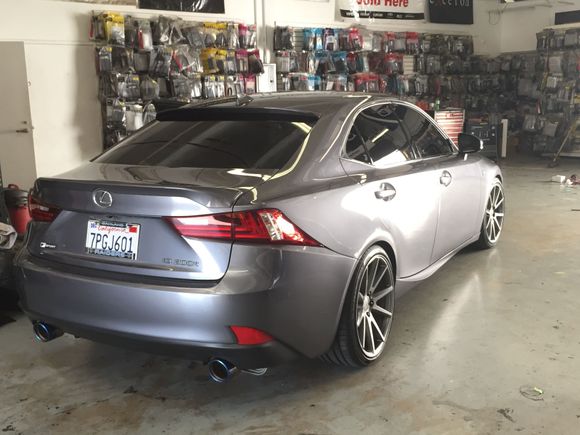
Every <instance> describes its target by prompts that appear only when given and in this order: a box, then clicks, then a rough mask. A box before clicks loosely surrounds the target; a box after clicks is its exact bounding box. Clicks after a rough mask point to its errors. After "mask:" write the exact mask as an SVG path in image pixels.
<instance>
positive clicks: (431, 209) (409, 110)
mask: <svg viewBox="0 0 580 435" xmlns="http://www.w3.org/2000/svg"><path fill="white" fill-rule="evenodd" d="M458 142H459V143H458V144H457V145H456V144H454V143H453V142H452V141H451V140H450V139H449V137H448V136H447V135H446V134H445V133H444V132H443V131H442V130H441V129H440V128H439V127H438V126H437V125H436V124H435V123H434V121H433V120H432V119H431V118H430V117H429V116H428V115H426V114H425V113H424V112H423V111H421V110H420V109H418V108H417V107H416V106H413V105H411V104H409V103H406V102H402V101H397V100H393V99H390V98H387V97H385V96H379V95H369V94H355V93H352V94H351V93H328V92H324V93H313V92H307V93H286V94H284V93H282V94H264V95H260V96H253V97H252V98H249V97H244V98H241V99H236V98H229V99H224V100H217V101H215V102H213V103H207V102H206V103H205V104H201V105H190V106H185V107H183V108H178V109H173V110H169V111H165V112H162V113H160V114H159V115H158V116H157V121H155V122H153V123H151V124H149V125H148V126H146V127H145V128H143V129H141V130H140V131H139V132H137V133H136V134H134V135H133V136H131V137H130V138H128V139H126V140H124V141H122V142H121V143H119V144H118V145H117V146H115V147H113V148H112V149H110V150H109V151H107V152H105V153H104V154H102V155H101V156H99V157H97V158H95V159H94V160H92V161H91V162H89V163H87V164H85V165H83V166H81V167H79V168H78V169H75V170H72V171H70V172H67V173H64V174H62V175H60V176H58V177H54V178H40V179H38V180H37V181H36V183H35V185H34V188H33V190H32V191H31V196H30V201H29V202H30V205H29V206H30V211H31V215H32V218H33V222H32V223H31V224H30V225H29V229H28V234H27V239H26V246H25V248H24V249H23V250H22V251H21V252H20V254H19V257H18V260H17V263H18V266H19V273H18V276H19V284H20V295H21V305H22V308H23V309H24V311H25V312H26V314H27V315H28V316H29V317H30V319H31V320H32V322H33V327H34V332H35V334H36V337H37V338H38V339H39V340H41V341H49V340H52V339H54V338H56V337H58V336H60V335H62V334H63V333H65V332H66V333H70V334H74V335H75V336H79V337H85V338H88V339H92V340H96V341H103V342H107V343H112V344H117V345H121V346H125V347H135V348H139V349H144V350H147V351H150V352H156V353H157V352H158V353H163V354H174V355H179V356H182V357H186V358H190V359H193V360H198V361H203V362H206V363H209V364H210V372H211V374H212V376H213V377H214V378H215V379H217V380H223V379H225V378H227V376H228V374H229V373H231V371H232V370H233V369H234V368H235V367H239V368H241V369H256V368H259V367H267V366H270V365H273V364H276V363H280V362H283V361H286V360H289V359H291V358H293V357H296V356H300V355H302V356H305V357H309V358H314V357H320V356H322V357H323V359H325V360H327V361H331V362H333V363H337V364H343V365H347V366H355V367H360V366H366V365H368V364H370V363H372V362H373V361H375V360H377V358H379V357H380V356H381V354H382V353H383V352H384V349H385V344H386V341H387V337H388V336H389V331H390V329H391V324H392V320H393V315H394V310H395V303H394V302H395V292H401V291H404V290H405V289H407V288H410V287H412V286H414V285H416V284H417V283H419V282H421V281H423V280H425V279H426V278H428V277H429V276H430V275H432V274H433V273H434V272H435V271H437V270H438V269H439V268H440V267H441V266H442V265H443V264H444V263H445V262H446V261H448V260H449V259H450V258H451V257H452V256H453V255H454V254H455V253H457V252H458V251H459V250H460V249H462V248H463V247H465V246H467V245H469V244H471V243H476V244H478V245H479V246H480V247H482V248H491V247H493V246H494V245H495V244H496V243H497V241H498V238H499V237H500V234H501V230H502V225H503V221H504V207H505V201H504V192H503V188H502V175H501V172H500V169H499V168H498V167H497V166H496V165H495V164H494V163H492V162H491V161H489V160H487V159H486V158H484V157H483V156H481V155H479V154H478V153H477V151H479V150H480V149H481V146H482V145H481V141H480V140H479V139H477V138H475V137H474V136H470V135H461V136H460V138H459V141H458Z"/></svg>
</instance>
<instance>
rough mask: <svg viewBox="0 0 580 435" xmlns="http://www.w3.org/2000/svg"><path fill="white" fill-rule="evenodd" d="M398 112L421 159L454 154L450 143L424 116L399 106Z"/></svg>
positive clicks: (409, 108)
mask: <svg viewBox="0 0 580 435" xmlns="http://www.w3.org/2000/svg"><path fill="white" fill-rule="evenodd" d="M396 112H397V115H398V116H399V118H400V119H401V121H403V122H404V123H405V125H406V127H407V129H408V131H409V134H410V135H411V139H412V140H413V142H414V143H415V147H416V149H417V151H418V152H419V154H420V155H421V157H436V156H446V155H449V154H453V148H452V147H451V144H450V143H449V141H448V140H447V139H446V138H445V137H444V136H443V135H442V134H441V133H439V130H437V128H436V127H435V126H434V125H433V123H432V122H430V121H429V120H428V119H427V118H426V117H425V116H424V115H423V114H421V113H419V112H418V111H416V110H414V109H412V108H411V107H407V106H398V107H397V110H396Z"/></svg>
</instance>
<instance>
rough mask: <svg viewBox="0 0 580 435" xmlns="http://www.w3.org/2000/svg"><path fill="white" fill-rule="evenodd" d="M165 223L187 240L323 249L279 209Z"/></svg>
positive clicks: (170, 219)
mask: <svg viewBox="0 0 580 435" xmlns="http://www.w3.org/2000/svg"><path fill="white" fill-rule="evenodd" d="M165 219H166V220H167V221H168V222H169V223H171V225H173V227H175V229H176V230H177V231H178V232H179V234H181V235H182V236H185V237H196V238H202V239H223V240H238V241H245V242H263V243H279V244H290V245H302V246H321V245H320V243H318V242H317V241H316V240H314V239H313V238H312V237H310V236H309V235H308V234H306V233H305V232H303V231H302V230H301V229H300V228H298V227H297V226H295V225H294V224H293V223H292V222H291V221H290V220H289V219H288V218H286V216H284V214H283V213H282V212H281V211H280V210H276V209H261V210H251V211H244V212H235V213H220V214H213V215H205V216H188V217H166V218H165Z"/></svg>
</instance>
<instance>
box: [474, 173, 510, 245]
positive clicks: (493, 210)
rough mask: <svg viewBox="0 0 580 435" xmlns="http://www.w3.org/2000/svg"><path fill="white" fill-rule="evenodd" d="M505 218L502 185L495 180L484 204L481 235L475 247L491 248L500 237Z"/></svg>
mask: <svg viewBox="0 0 580 435" xmlns="http://www.w3.org/2000/svg"><path fill="white" fill-rule="evenodd" d="M504 216H505V195H504V192H503V185H502V184H501V181H500V180H499V179H497V178H496V179H495V181H494V183H493V185H492V187H491V191H490V192H489V196H488V198H487V201H486V203H485V213H484V215H483V223H482V224H481V233H480V235H479V240H478V241H477V242H476V245H477V246H478V247H479V248H480V249H490V248H493V247H494V246H495V245H496V244H497V242H498V240H499V236H500V235H501V231H502V229H503V221H504Z"/></svg>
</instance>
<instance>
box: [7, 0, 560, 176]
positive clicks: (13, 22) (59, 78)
mask: <svg viewBox="0 0 580 435" xmlns="http://www.w3.org/2000/svg"><path fill="white" fill-rule="evenodd" d="M567 7H568V8H569V6H567ZM497 8H498V7H497V2H495V1H492V0H485V1H480V2H475V3H474V25H445V24H432V23H427V22H424V21H420V22H397V21H393V20H384V21H380V22H379V21H376V22H374V23H371V24H370V25H368V26H365V27H368V28H369V29H370V30H373V31H375V30H377V31H379V30H383V31H385V30H389V31H394V32H403V31H405V32H407V31H409V32H418V33H434V34H451V35H455V36H472V38H473V43H474V52H475V54H477V55H497V54H498V53H499V52H500V51H501V50H502V44H504V43H506V41H507V40H509V42H510V44H512V46H521V45H522V42H521V39H523V36H520V34H519V33H518V34H511V33H513V32H514V31H515V29H518V28H520V27H521V26H519V25H515V24H514V22H512V21H513V19H515V18H516V15H517V21H518V22H522V21H526V22H527V17H535V16H537V15H538V14H544V15H545V16H549V17H551V18H545V20H553V12H555V11H556V10H559V9H561V8H562V7H560V6H556V7H554V8H532V9H524V10H522V11H520V12H511V13H509V14H508V13H505V14H503V16H502V18H501V20H499V21H497V20H495V19H491V20H490V16H489V14H488V12H489V11H490V10H497ZM95 10H96V11H108V10H112V11H116V12H120V13H122V14H127V15H138V14H139V13H140V12H142V10H138V9H136V8H135V7H134V6H119V5H114V4H103V2H99V3H98V4H96V3H84V2H83V3H80V2H73V1H58V0H21V1H18V2H7V3H6V4H5V5H4V12H5V14H6V16H10V17H11V19H10V20H5V22H4V23H3V26H2V27H1V28H0V40H5V41H24V45H25V52H26V64H27V72H28V81H29V90H30V105H31V112H32V119H33V123H34V130H33V133H32V134H33V135H34V144H35V145H34V146H35V149H34V156H35V161H36V162H35V172H36V175H37V176H51V175H56V174H58V173H61V172H64V171H66V170H69V169H71V168H73V167H75V166H77V165H78V164H80V163H81V162H83V161H86V160H87V159H89V158H91V157H93V156H95V155H97V154H98V153H99V152H101V151H102V148H103V137H102V132H101V123H100V122H99V120H100V118H101V104H100V102H99V99H98V76H97V74H95V67H94V46H95V44H94V42H92V41H90V39H89V34H88V31H87V28H88V19H89V17H90V15H91V12H92V11H95ZM225 10H226V13H225V14H223V15H203V14H183V13H175V12H163V15H167V16H172V17H181V18H183V19H185V20H195V21H199V22H203V21H214V22H215V21H234V22H239V23H246V24H255V25H257V27H258V47H260V48H261V49H262V48H263V49H262V51H263V52H262V53H261V54H262V59H264V60H265V62H272V63H273V62H275V54H274V53H273V37H274V35H273V32H274V28H275V27H276V26H294V27H302V28H306V27H333V28H334V27H349V26H350V25H351V24H354V25H356V24H357V23H353V22H352V21H350V22H342V21H340V20H337V17H336V11H335V1H334V0H329V1H328V2H311V1H304V0H268V1H267V2H261V1H259V0H257V1H253V0H225ZM31 11H34V13H31ZM148 13H150V14H153V15H158V14H159V12H157V13H153V11H149V12H148ZM491 18H493V17H491ZM531 22H532V23H533V20H531ZM23 23H25V24H23ZM546 24H551V23H543V24H542V26H540V27H538V28H533V29H532V30H533V34H535V33H536V32H537V31H540V30H541V28H542V27H543V26H545V25H546ZM532 27H534V26H532ZM260 29H263V31H261V30H260ZM526 31H528V30H526ZM510 32H511V33H510ZM507 34H510V36H509V37H506V38H504V37H503V35H507ZM522 34H523V33H522ZM528 43H529V42H525V44H528ZM525 44H524V45H525Z"/></svg>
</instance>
